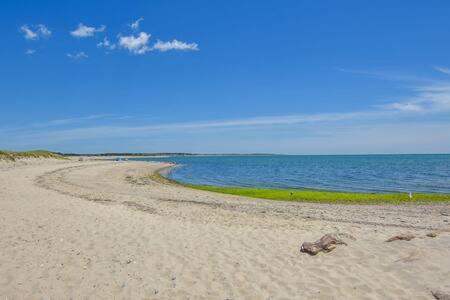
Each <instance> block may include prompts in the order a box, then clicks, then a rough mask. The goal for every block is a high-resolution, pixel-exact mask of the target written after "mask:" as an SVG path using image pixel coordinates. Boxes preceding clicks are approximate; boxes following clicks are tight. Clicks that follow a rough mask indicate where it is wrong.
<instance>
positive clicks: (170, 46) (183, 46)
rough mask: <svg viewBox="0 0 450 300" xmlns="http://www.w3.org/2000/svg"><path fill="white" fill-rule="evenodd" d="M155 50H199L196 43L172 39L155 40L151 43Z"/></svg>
mask: <svg viewBox="0 0 450 300" xmlns="http://www.w3.org/2000/svg"><path fill="white" fill-rule="evenodd" d="M152 49H155V50H158V51H161V52H166V51H169V50H182V51H189V50H191V51H198V50H200V49H199V48H198V45H197V44H196V43H190V44H188V43H185V42H180V41H178V40H173V41H171V42H162V41H157V42H156V44H155V45H153V48H152Z"/></svg>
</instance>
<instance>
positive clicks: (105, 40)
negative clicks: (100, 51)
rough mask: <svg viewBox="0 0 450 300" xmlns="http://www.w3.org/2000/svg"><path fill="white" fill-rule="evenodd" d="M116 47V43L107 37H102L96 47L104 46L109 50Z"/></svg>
mask: <svg viewBox="0 0 450 300" xmlns="http://www.w3.org/2000/svg"><path fill="white" fill-rule="evenodd" d="M116 47H117V46H116V44H113V43H111V42H110V40H109V39H108V38H107V37H104V38H103V41H101V42H99V43H98V44H97V48H106V49H109V50H114V49H116Z"/></svg>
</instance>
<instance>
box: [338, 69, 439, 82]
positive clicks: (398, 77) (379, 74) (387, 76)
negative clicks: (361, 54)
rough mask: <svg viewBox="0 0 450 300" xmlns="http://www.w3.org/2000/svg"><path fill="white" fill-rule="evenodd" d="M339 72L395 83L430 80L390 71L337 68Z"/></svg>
mask: <svg viewBox="0 0 450 300" xmlns="http://www.w3.org/2000/svg"><path fill="white" fill-rule="evenodd" d="M335 69H336V70H337V71H339V72H344V73H351V74H357V75H363V76H368V77H374V78H378V79H382V80H394V81H408V82H414V81H416V82H427V81H430V80H429V79H426V78H423V77H419V76H416V75H411V74H401V73H397V72H389V71H367V70H357V69H347V68H335Z"/></svg>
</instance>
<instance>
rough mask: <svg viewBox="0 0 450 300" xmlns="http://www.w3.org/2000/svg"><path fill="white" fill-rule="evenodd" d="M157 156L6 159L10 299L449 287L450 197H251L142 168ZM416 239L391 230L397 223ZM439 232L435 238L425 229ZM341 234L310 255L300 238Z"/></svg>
mask: <svg viewBox="0 0 450 300" xmlns="http://www.w3.org/2000/svg"><path fill="white" fill-rule="evenodd" d="M162 167H165V165H163V164H157V163H144V162H110V161H86V162H75V161H66V162H61V161H50V160H46V161H29V162H27V163H26V164H25V163H15V164H13V163H2V164H0V211H1V218H0V227H1V231H0V249H1V251H0V274H2V276H0V296H2V297H4V298H6V297H7V299H22V298H26V299H42V298H45V299H61V298H63V299H66V298H74V299H79V298H96V299H112V298H117V299H144V298H145V299H174V298H175V299H433V296H432V294H431V291H434V290H441V291H444V292H450V283H449V280H448V278H450V232H449V231H450V223H449V222H450V217H448V216H445V214H442V212H444V211H447V212H450V205H449V204H428V205H420V204H414V205H386V204H383V205H326V204H312V203H288V202H277V201H265V200H256V199H249V198H243V197H236V196H230V195H221V194H214V193H209V192H204V191H197V190H191V189H188V188H184V187H178V186H173V185H170V184H165V183H161V182H155V181H152V180H150V179H148V178H143V176H144V175H145V174H149V173H152V172H155V171H157V170H159V169H161V168H162ZM405 232H408V233H412V234H414V235H416V236H417V237H416V238H415V239H413V240H411V241H409V242H407V241H394V242H391V243H386V242H385V240H386V239H387V238H389V237H391V236H393V235H397V234H400V233H405ZM429 232H437V237H435V238H431V237H426V234H427V233H429ZM325 233H335V234H339V233H340V234H342V235H341V236H342V239H344V240H345V241H346V243H347V244H348V245H347V246H344V245H341V246H338V247H337V248H336V249H335V250H333V251H332V252H330V253H319V254H318V255H316V256H310V255H308V254H305V253H300V251H299V249H300V245H301V243H302V242H304V241H315V240H317V239H318V238H320V237H321V236H322V235H323V234H325Z"/></svg>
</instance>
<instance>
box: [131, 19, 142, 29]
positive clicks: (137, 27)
mask: <svg viewBox="0 0 450 300" xmlns="http://www.w3.org/2000/svg"><path fill="white" fill-rule="evenodd" d="M142 21H144V18H139V19H137V20H136V21H134V22H132V23H131V24H130V25H129V26H130V28H131V29H133V30H139V26H140V25H141V22H142Z"/></svg>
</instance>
